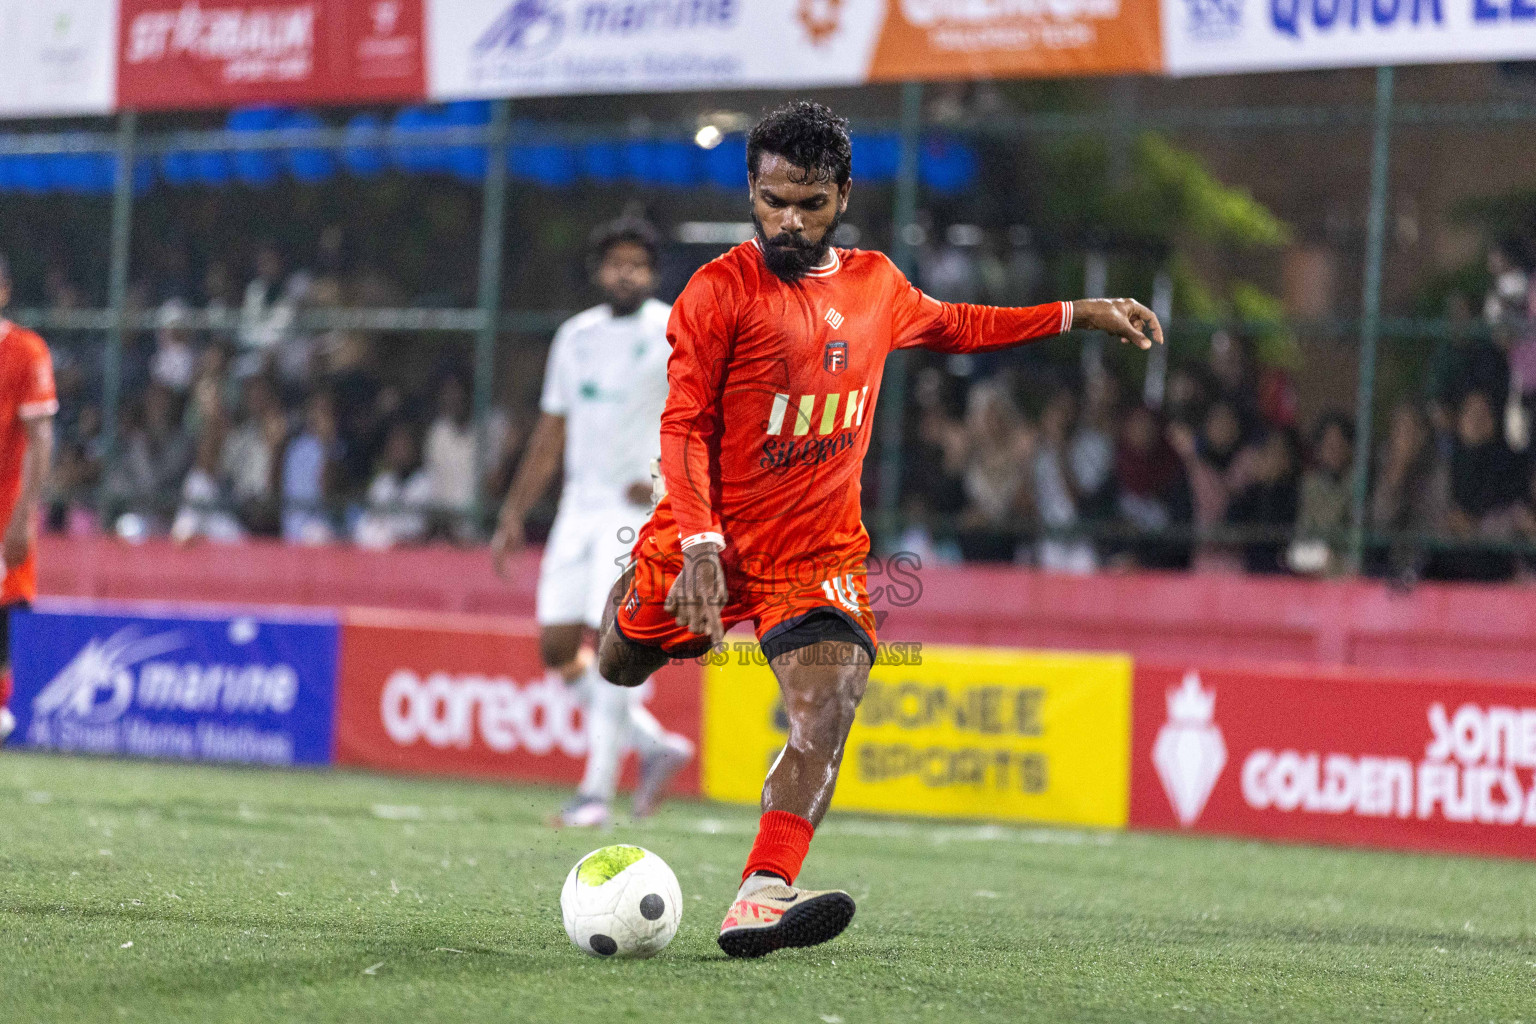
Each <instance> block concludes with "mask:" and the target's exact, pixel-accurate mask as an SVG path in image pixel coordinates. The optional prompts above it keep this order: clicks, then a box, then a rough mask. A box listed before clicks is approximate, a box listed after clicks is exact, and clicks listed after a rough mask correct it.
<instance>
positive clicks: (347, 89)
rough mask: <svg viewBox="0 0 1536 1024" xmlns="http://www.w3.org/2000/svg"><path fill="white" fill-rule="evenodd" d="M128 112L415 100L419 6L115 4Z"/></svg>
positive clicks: (121, 90)
mask: <svg viewBox="0 0 1536 1024" xmlns="http://www.w3.org/2000/svg"><path fill="white" fill-rule="evenodd" d="M120 2H121V4H122V13H121V29H120V31H119V36H120V39H119V43H118V53H119V56H118V61H119V66H118V103H119V105H120V106H123V107H130V108H136V109H157V108H188V107H215V106H238V105H242V104H253V103H258V104H268V103H346V102H364V101H368V100H413V99H419V98H421V96H422V95H423V93H424V90H425V81H426V72H425V66H426V65H425V54H424V51H423V46H422V21H423V16H422V6H421V4H422V0H357V2H352V0H267V2H256V3H252V2H245V0H180V2H178V0H120Z"/></svg>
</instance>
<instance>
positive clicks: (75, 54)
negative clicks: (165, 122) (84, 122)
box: [0, 0, 117, 117]
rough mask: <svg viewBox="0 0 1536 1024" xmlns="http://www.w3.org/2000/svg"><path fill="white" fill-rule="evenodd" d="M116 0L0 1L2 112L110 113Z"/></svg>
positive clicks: (10, 114)
mask: <svg viewBox="0 0 1536 1024" xmlns="http://www.w3.org/2000/svg"><path fill="white" fill-rule="evenodd" d="M116 52H117V0H0V117H31V116H41V115H54V114H59V115H65V114H105V113H110V112H111V111H112V109H113V107H114V106H115V101H116V83H117V73H116V72H117V63H116Z"/></svg>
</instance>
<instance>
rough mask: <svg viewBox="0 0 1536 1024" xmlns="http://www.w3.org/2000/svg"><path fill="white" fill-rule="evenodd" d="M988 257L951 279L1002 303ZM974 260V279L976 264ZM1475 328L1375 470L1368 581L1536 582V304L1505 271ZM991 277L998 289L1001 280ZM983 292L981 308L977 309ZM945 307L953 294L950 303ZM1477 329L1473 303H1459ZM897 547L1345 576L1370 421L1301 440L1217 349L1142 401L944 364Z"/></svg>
mask: <svg viewBox="0 0 1536 1024" xmlns="http://www.w3.org/2000/svg"><path fill="white" fill-rule="evenodd" d="M985 261H986V254H985V253H984V252H979V253H978V254H977V255H976V256H966V255H964V254H963V253H956V252H953V251H952V252H950V253H949V254H948V255H945V256H942V257H941V258H940V259H939V260H938V262H939V264H940V265H941V266H945V267H947V270H948V273H949V274H950V275H951V277H952V278H953V279H954V280H956V281H958V282H961V283H964V284H965V285H966V288H967V289H975V290H978V291H980V292H981V293H982V296H983V297H984V298H985V295H986V292H985V289H984V283H985V282H986V281H987V280H988V277H989V275H988V273H987V271H986V267H985V265H984V264H985ZM968 263H974V265H972V266H968V265H967V264H968ZM1488 270H1489V278H1490V281H1491V286H1490V288H1489V290H1488V292H1487V294H1486V296H1485V297H1484V301H1483V308H1482V310H1481V316H1482V320H1483V323H1482V324H1481V325H1477V327H1478V329H1472V330H1465V331H1462V332H1460V333H1459V334H1458V335H1457V336H1456V337H1455V338H1453V339H1450V340H1449V341H1448V342H1447V343H1446V344H1445V345H1443V346H1442V347H1441V348H1440V349H1439V350H1437V352H1436V353H1435V357H1434V360H1433V364H1432V365H1431V366H1430V367H1429V368H1428V372H1427V374H1426V380H1427V384H1426V386H1425V387H1424V388H1423V391H1422V393H1419V394H1414V395H1411V396H1409V397H1405V398H1403V399H1401V400H1399V401H1398V402H1397V403H1396V404H1395V406H1394V407H1393V408H1392V410H1391V412H1390V415H1389V417H1388V418H1387V421H1386V423H1385V429H1384V431H1383V432H1382V433H1383V439H1382V441H1381V444H1380V445H1379V447H1378V448H1377V450H1376V451H1374V452H1367V453H1365V454H1366V455H1368V456H1370V457H1369V459H1368V463H1367V465H1368V468H1369V472H1368V476H1367V494H1366V504H1365V512H1366V514H1365V521H1364V522H1363V523H1362V524H1360V525H1361V527H1362V529H1363V530H1364V531H1365V535H1366V538H1367V540H1368V543H1367V546H1366V552H1367V557H1366V564H1365V565H1364V569H1365V570H1366V571H1368V572H1371V573H1374V574H1378V575H1385V576H1391V577H1393V578H1397V579H1404V580H1411V579H1417V578H1421V577H1428V578H1436V579H1475V580H1506V579H1510V578H1513V577H1516V576H1517V575H1518V576H1522V577H1532V576H1536V561H1533V560H1532V559H1530V558H1529V557H1526V556H1525V555H1523V554H1522V553H1521V548H1522V547H1527V548H1528V547H1529V546H1530V545H1532V544H1536V460H1533V455H1536V452H1533V450H1532V448H1531V430H1530V420H1531V416H1532V413H1533V412H1536V326H1533V325H1536V287H1533V286H1532V278H1531V275H1530V273H1529V272H1528V271H1527V270H1526V269H1525V268H1523V267H1522V266H1521V265H1520V264H1519V263H1518V262H1517V261H1516V260H1515V259H1514V258H1513V257H1512V256H1511V255H1510V254H1509V253H1508V252H1507V251H1506V250H1504V249H1495V250H1493V251H1492V252H1491V253H1490V255H1489V257H1488ZM991 276H995V272H994V274H993V275H991ZM968 294H969V293H968ZM946 297H949V296H946ZM1455 301H1457V302H1459V304H1460V305H1461V306H1462V307H1464V309H1463V313H1464V318H1468V317H1470V316H1471V315H1472V314H1471V311H1470V308H1469V307H1470V302H1469V301H1468V300H1467V298H1466V297H1460V298H1459V299H1457V300H1455ZM914 398H915V405H916V409H915V418H914V420H913V422H912V423H911V424H910V425H909V429H908V432H907V460H906V463H905V467H904V478H903V488H902V494H903V509H902V511H903V517H902V518H903V521H904V522H905V523H906V524H907V526H906V533H905V536H904V537H903V539H902V542H901V546H902V547H903V548H904V549H907V550H913V551H916V552H918V553H919V554H921V555H923V556H925V558H926V559H927V560H930V561H960V560H965V561H991V562H1010V563H1015V564H1030V565H1038V566H1040V567H1043V568H1047V569H1052V570H1057V571H1066V572H1090V571H1095V570H1098V569H1112V568H1131V567H1140V568H1160V569H1196V570H1204V571H1221V570H1229V571H1247V572H1255V573H1297V574H1332V573H1337V572H1342V571H1345V570H1346V568H1347V565H1346V555H1347V552H1348V550H1349V537H1350V531H1351V528H1352V526H1353V523H1352V513H1353V508H1354V479H1353V469H1354V464H1355V459H1356V454H1357V453H1356V444H1357V438H1356V436H1355V429H1354V416H1353V412H1352V410H1343V409H1337V410H1324V411H1322V412H1321V413H1318V414H1316V415H1315V416H1314V417H1312V418H1311V419H1310V421H1309V422H1301V420H1300V417H1299V416H1298V413H1297V409H1298V406H1299V405H1300V404H1301V403H1300V402H1299V401H1298V396H1297V395H1296V393H1295V386H1294V384H1293V382H1292V381H1291V379H1290V378H1289V376H1288V375H1287V374H1286V373H1285V372H1284V371H1283V370H1281V369H1279V368H1276V367H1263V366H1259V365H1258V364H1257V362H1256V360H1255V359H1254V357H1253V353H1252V351H1251V346H1249V345H1248V344H1246V343H1245V341H1244V339H1242V338H1239V337H1235V336H1233V335H1230V334H1227V333H1225V332H1218V333H1216V334H1215V335H1214V336H1213V337H1212V338H1211V339H1210V345H1209V350H1208V355H1207V357H1206V359H1205V360H1204V362H1203V363H1201V362H1194V363H1189V362H1185V363H1177V364H1175V366H1174V367H1173V368H1172V369H1171V370H1170V371H1169V373H1168V374H1167V377H1166V379H1165V381H1163V382H1162V383H1161V384H1160V385H1158V386H1156V387H1153V388H1144V387H1143V386H1142V383H1141V381H1140V380H1139V379H1138V381H1137V383H1136V385H1135V386H1134V387H1132V386H1131V384H1130V382H1129V380H1128V379H1121V378H1119V377H1117V376H1116V375H1115V374H1114V372H1112V371H1111V370H1110V369H1107V368H1106V367H1105V364H1104V361H1103V360H1094V359H1085V360H1084V361H1083V365H1082V366H1081V367H1074V368H1072V370H1071V371H1069V372H1062V370H1061V367H1060V366H1054V367H1053V366H1047V365H1042V364H1040V363H1029V362H1022V363H1020V362H1015V363H1012V364H1004V365H999V366H996V367H988V366H985V365H978V360H976V359H973V358H971V357H947V358H946V357H936V358H929V359H928V361H927V363H926V365H923V366H921V367H920V368H918V369H917V371H916V377H915V384H914Z"/></svg>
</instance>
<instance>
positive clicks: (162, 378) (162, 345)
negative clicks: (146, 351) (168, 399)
mask: <svg viewBox="0 0 1536 1024" xmlns="http://www.w3.org/2000/svg"><path fill="white" fill-rule="evenodd" d="M190 312H191V310H189V309H188V308H187V304H186V303H185V302H183V301H181V300H180V299H166V300H165V302H164V303H162V304H161V306H160V309H159V311H158V313H157V314H156V320H157V326H156V328H155V353H154V355H152V356H150V358H149V379H150V380H152V381H154V382H155V383H156V384H159V385H161V386H163V387H165V388H168V389H169V390H171V391H173V392H175V393H176V394H177V395H185V394H186V393H187V389H188V388H190V387H191V386H192V377H193V375H194V374H195V373H196V372H197V351H196V350H195V349H194V348H193V347H192V332H191V331H190V330H189V329H188V327H187V324H188V321H189V314H190Z"/></svg>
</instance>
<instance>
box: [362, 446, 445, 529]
mask: <svg viewBox="0 0 1536 1024" xmlns="http://www.w3.org/2000/svg"><path fill="white" fill-rule="evenodd" d="M431 504H432V479H431V477H429V476H428V475H427V472H426V470H424V469H422V468H421V467H420V466H419V461H418V459H417V458H416V437H415V432H414V431H413V430H412V429H411V425H410V424H409V423H407V422H405V421H404V420H397V421H396V422H395V424H394V425H393V426H392V427H390V428H389V434H388V435H387V437H386V439H385V441H384V457H383V459H382V462H381V464H380V466H379V472H378V473H377V474H376V475H375V476H374V478H373V482H372V483H370V484H369V485H368V509H367V511H365V512H364V513H363V514H362V515H361V516H359V517H358V519H357V522H356V524H354V526H353V528H352V539H353V540H354V541H355V542H357V543H358V544H360V545H362V546H363V547H367V548H388V547H393V546H395V545H396V544H402V543H411V542H413V541H419V540H421V539H422V538H423V537H425V536H426V533H427V511H428V509H429V508H430V506H431Z"/></svg>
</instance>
